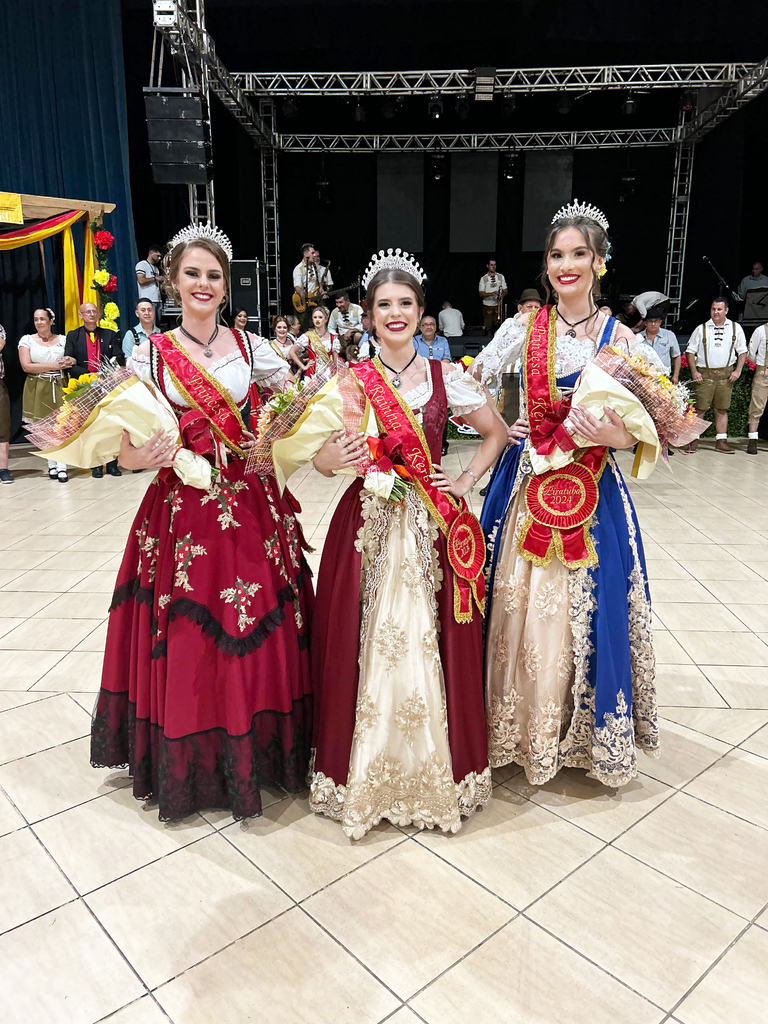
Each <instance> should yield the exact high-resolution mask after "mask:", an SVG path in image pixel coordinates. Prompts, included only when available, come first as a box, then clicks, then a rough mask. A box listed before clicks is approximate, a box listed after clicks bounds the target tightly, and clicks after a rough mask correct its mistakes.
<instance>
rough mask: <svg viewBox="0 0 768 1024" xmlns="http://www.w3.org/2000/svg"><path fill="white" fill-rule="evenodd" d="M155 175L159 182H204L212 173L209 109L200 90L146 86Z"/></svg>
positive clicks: (156, 181) (148, 122)
mask: <svg viewBox="0 0 768 1024" xmlns="http://www.w3.org/2000/svg"><path fill="white" fill-rule="evenodd" d="M144 106H145V109H146V114H147V134H148V136H149V154H150V159H151V161H152V179H153V181H154V182H155V184H157V185H205V184H206V182H208V181H209V180H210V177H211V143H210V131H209V121H208V110H207V107H206V104H205V103H204V102H203V98H202V96H201V95H200V94H199V93H195V92H194V91H192V90H190V89H183V88H160V89H150V88H145V89H144Z"/></svg>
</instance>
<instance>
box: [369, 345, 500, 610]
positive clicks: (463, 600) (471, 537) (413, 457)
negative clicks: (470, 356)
mask: <svg viewBox="0 0 768 1024" xmlns="http://www.w3.org/2000/svg"><path fill="white" fill-rule="evenodd" d="M353 372H354V375H355V376H356V377H357V379H358V380H359V381H360V383H361V384H362V386H363V389H364V390H365V394H366V395H367V397H368V399H369V400H370V403H371V405H372V406H373V410H374V412H375V413H376V419H377V420H378V424H379V430H380V432H381V434H382V436H384V437H389V438H392V439H393V440H394V441H396V442H397V443H398V444H399V445H400V453H401V455H402V457H403V460H404V461H405V464H406V466H407V467H408V469H409V470H410V471H411V473H412V474H413V481H414V486H415V487H416V490H417V491H418V493H419V496H420V497H421V499H422V500H423V502H424V504H425V505H426V506H427V509H428V511H429V513H430V515H431V516H432V518H433V519H434V520H435V522H436V523H437V525H438V526H439V527H440V530H441V531H442V533H443V534H444V536H445V537H446V538H447V541H448V560H449V562H450V563H451V568H452V569H453V614H454V617H455V619H456V621H457V622H471V621H472V601H473V599H474V602H475V604H476V605H477V607H478V608H479V609H480V612H481V613H482V612H483V611H484V610H485V577H484V576H483V567H484V565H485V539H484V537H483V531H482V530H481V529H480V523H479V522H478V520H477V518H476V516H474V515H473V514H472V513H471V512H470V511H468V509H467V506H466V502H465V501H464V500H463V499H459V500H457V499H456V498H454V497H453V495H451V494H446V492H445V491H441V490H439V489H438V488H437V487H435V485H434V484H433V483H432V481H431V480H430V474H431V473H432V456H431V455H430V451H429V445H428V444H427V439H426V437H425V436H424V431H423V430H422V429H421V426H420V424H419V423H418V421H417V419H416V417H415V416H414V415H413V411H412V410H411V409H410V407H409V406H408V404H407V403H406V402H404V401H403V399H402V398H401V396H400V395H399V394H398V392H397V391H396V390H395V388H393V387H392V385H391V384H390V382H389V380H388V379H387V377H386V374H385V373H384V367H383V366H382V364H381V362H380V361H379V359H378V357H376V358H375V359H373V360H371V361H369V362H363V363H358V364H357V365H356V366H355V369H354V371H353Z"/></svg>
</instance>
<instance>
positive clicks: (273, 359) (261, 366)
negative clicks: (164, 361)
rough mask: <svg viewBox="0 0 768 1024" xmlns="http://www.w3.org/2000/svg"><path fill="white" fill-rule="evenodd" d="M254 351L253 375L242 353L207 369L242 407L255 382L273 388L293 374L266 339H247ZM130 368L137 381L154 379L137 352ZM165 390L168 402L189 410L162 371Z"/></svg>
mask: <svg viewBox="0 0 768 1024" xmlns="http://www.w3.org/2000/svg"><path fill="white" fill-rule="evenodd" d="M247 338H248V341H249V342H250V344H251V349H252V351H253V372H251V371H250V370H249V368H248V363H247V362H246V361H245V359H243V357H242V355H241V354H240V352H239V351H237V352H229V353H228V354H227V355H225V356H222V357H221V359H217V360H216V361H215V362H213V363H211V364H210V366H206V367H205V369H206V370H207V371H208V373H210V374H211V376H212V377H215V378H216V380H217V381H218V382H219V384H221V385H222V386H223V387H225V388H226V389H227V391H228V392H229V393H230V395H231V396H232V400H233V401H234V402H237V403H238V404H241V403H242V402H244V401H245V399H246V396H247V395H248V388H249V386H250V383H251V381H252V380H254V381H256V383H257V384H258V385H259V386H260V387H270V386H272V385H274V384H279V383H280V382H281V381H283V380H285V378H286V377H287V376H288V374H289V373H290V370H289V369H288V364H287V363H286V362H285V360H284V359H282V358H281V357H280V356H279V355H278V354H277V353H276V352H275V350H274V349H273V348H272V346H271V345H270V343H269V341H268V340H267V339H266V338H260V337H258V336H257V335H252V334H249V335H247ZM200 365H202V364H200ZM128 367H129V368H130V369H132V370H133V371H134V373H135V374H136V376H137V377H149V376H150V375H151V364H150V358H149V356H148V355H142V354H140V353H138V352H136V351H134V354H133V356H131V358H130V359H129V360H128ZM163 388H164V390H165V393H166V394H167V396H168V398H169V399H170V401H171V402H172V403H173V404H174V405H178V406H181V407H182V408H184V407H186V405H187V403H186V401H185V400H184V399H183V398H182V396H181V395H180V394H179V393H178V391H177V390H176V388H175V387H174V386H173V382H172V380H171V377H170V374H169V373H168V370H167V369H166V368H165V367H164V368H163Z"/></svg>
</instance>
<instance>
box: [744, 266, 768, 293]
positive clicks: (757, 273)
mask: <svg viewBox="0 0 768 1024" xmlns="http://www.w3.org/2000/svg"><path fill="white" fill-rule="evenodd" d="M754 288H768V277H766V276H765V274H764V273H763V264H762V263H761V262H760V260H757V261H756V262H755V263H753V264H752V273H751V274H747V276H746V277H742V279H741V283H740V284H739V298H741V299H746V297H747V292H751V291H752V290H753V289H754Z"/></svg>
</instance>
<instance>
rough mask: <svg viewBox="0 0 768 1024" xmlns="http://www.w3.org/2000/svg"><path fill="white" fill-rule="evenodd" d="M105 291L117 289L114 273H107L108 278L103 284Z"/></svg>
mask: <svg viewBox="0 0 768 1024" xmlns="http://www.w3.org/2000/svg"><path fill="white" fill-rule="evenodd" d="M104 291H105V292H116V291H117V278H116V277H115V275H114V274H110V275H109V280H108V281H107V283H106V284H105V285H104Z"/></svg>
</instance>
